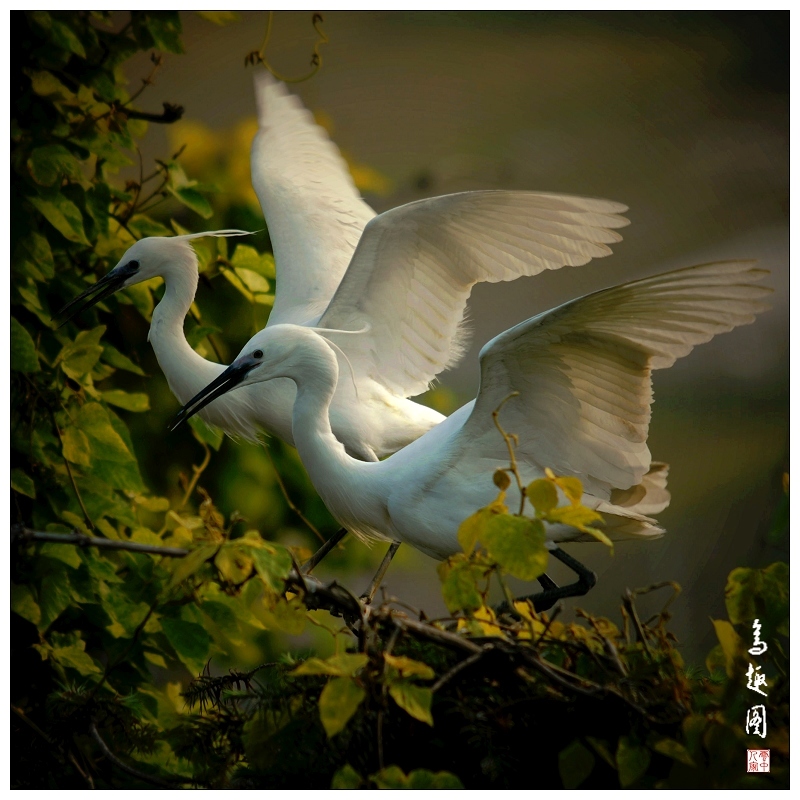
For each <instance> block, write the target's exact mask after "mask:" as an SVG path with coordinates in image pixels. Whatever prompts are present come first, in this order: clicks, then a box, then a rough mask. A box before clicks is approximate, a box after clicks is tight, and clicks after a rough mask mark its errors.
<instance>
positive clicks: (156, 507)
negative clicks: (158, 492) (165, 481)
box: [134, 496, 169, 514]
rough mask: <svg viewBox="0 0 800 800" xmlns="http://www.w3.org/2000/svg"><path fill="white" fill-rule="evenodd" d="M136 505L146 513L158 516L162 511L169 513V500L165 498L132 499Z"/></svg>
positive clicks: (140, 497)
mask: <svg viewBox="0 0 800 800" xmlns="http://www.w3.org/2000/svg"><path fill="white" fill-rule="evenodd" d="M134 500H135V502H136V505H138V506H141V507H142V508H144V509H145V510H147V511H152V512H153V513H154V514H159V513H161V512H164V511H169V500H167V498H166V497H142V496H139V497H136V498H134Z"/></svg>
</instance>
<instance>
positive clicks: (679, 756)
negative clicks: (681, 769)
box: [653, 739, 696, 767]
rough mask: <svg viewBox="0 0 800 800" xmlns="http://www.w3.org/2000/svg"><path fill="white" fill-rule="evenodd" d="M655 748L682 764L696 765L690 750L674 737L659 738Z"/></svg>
mask: <svg viewBox="0 0 800 800" xmlns="http://www.w3.org/2000/svg"><path fill="white" fill-rule="evenodd" d="M653 750H655V751H656V752H657V753H661V754H663V755H665V756H668V757H669V758H672V759H674V760H675V761H680V762H681V764H686V766H687V767H694V766H696V765H695V763H694V760H693V759H692V757H691V755H690V754H689V751H688V750H687V749H686V748H685V747H684V746H683V745H682V744H681V743H680V742H676V741H675V740H674V739H659V740H658V741H657V742H656V743H655V745H653Z"/></svg>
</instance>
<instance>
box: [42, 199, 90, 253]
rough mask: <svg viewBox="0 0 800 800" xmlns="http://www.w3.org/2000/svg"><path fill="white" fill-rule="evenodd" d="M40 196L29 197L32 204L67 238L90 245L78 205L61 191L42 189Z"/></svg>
mask: <svg viewBox="0 0 800 800" xmlns="http://www.w3.org/2000/svg"><path fill="white" fill-rule="evenodd" d="M39 195H40V196H39V197H35V196H34V197H28V200H29V201H30V202H31V205H33V206H34V208H36V209H37V211H39V213H40V214H41V215H42V216H43V217H44V218H45V219H46V220H47V221H48V222H49V223H50V224H51V225H52V226H53V227H54V228H55V229H56V230H57V231H58V232H59V233H60V234H61V235H62V236H63V237H64V238H65V239H67V240H69V241H70V242H76V243H78V244H85V245H87V247H88V246H89V240H88V239H87V238H86V233H85V232H84V230H83V216H82V215H81V211H80V209H79V208H78V206H76V205H75V203H73V202H72V201H71V200H68V199H67V198H66V197H65V196H64V195H63V194H62V193H61V192H60V191H58V190H57V189H56V190H50V189H40V190H39Z"/></svg>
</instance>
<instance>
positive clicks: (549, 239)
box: [319, 191, 628, 396]
mask: <svg viewBox="0 0 800 800" xmlns="http://www.w3.org/2000/svg"><path fill="white" fill-rule="evenodd" d="M625 210H626V206H623V205H621V204H620V203H612V202H611V201H609V200H597V199H590V198H585V197H571V196H568V195H556V194H541V193H538V192H509V191H478V192H463V193H461V194H451V195H445V196H443V197H434V198H432V199H429V200H419V201H417V202H414V203H408V204H407V205H404V206H400V207H399V208H395V209H392V210H391V211H387V212H386V213H385V214H381V215H380V216H378V217H376V218H375V219H373V220H372V222H370V223H369V225H367V228H366V230H365V231H364V235H363V236H362V237H361V241H360V242H359V243H358V249H357V250H356V252H355V255H354V256H353V261H352V263H351V264H350V266H349V267H348V270H347V273H346V275H345V276H344V278H343V280H342V283H341V285H340V286H339V288H338V289H337V290H336V294H335V295H334V297H333V300H331V303H330V306H328V309H327V310H326V311H325V313H324V314H323V316H322V318H321V320H320V322H319V325H320V326H321V327H327V328H338V329H344V330H359V329H362V328H364V327H365V326H368V328H369V330H368V332H367V333H365V334H362V335H361V336H347V337H340V338H339V339H337V343H338V344H339V345H340V346H341V347H342V349H343V350H345V352H347V354H348V356H349V357H350V359H351V360H352V361H353V363H354V364H358V369H360V370H361V371H362V372H364V373H366V374H367V376H369V377H371V378H372V379H373V380H375V381H377V382H378V383H379V384H382V385H383V386H385V387H386V388H387V389H389V390H390V391H391V392H393V393H394V394H397V395H400V396H411V395H415V394H419V393H420V392H423V391H425V389H427V387H428V384H429V383H430V381H431V380H433V378H434V377H435V376H436V375H437V374H438V373H439V372H441V371H442V369H444V368H445V367H447V366H450V365H452V364H453V363H455V362H456V361H457V360H458V358H459V357H460V355H461V352H459V351H460V349H461V348H460V347H459V342H458V338H459V337H458V336H457V333H458V328H459V324H460V323H461V320H462V317H463V315H464V309H465V307H466V303H467V298H468V297H469V293H470V290H471V289H472V286H473V285H474V284H475V283H477V282H479V281H488V282H496V281H508V280H513V279H515V278H518V277H520V276H522V275H536V274H538V273H539V272H542V271H543V270H546V269H559V268H560V267H563V266H565V265H569V266H578V265H580V264H585V263H586V262H587V261H589V260H590V259H592V258H598V257H601V256H607V255H609V254H610V253H611V250H610V249H609V247H608V246H607V245H608V244H609V243H611V242H618V241H620V239H621V238H622V237H621V236H620V235H619V234H618V233H616V232H614V231H613V230H611V229H612V228H620V227H622V226H624V225H627V224H628V220H626V219H625V218H624V217H620V216H617V214H618V212H621V211H625Z"/></svg>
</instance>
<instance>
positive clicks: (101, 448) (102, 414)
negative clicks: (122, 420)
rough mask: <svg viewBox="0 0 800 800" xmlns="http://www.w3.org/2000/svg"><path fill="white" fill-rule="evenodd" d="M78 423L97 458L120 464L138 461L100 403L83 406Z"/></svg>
mask: <svg viewBox="0 0 800 800" xmlns="http://www.w3.org/2000/svg"><path fill="white" fill-rule="evenodd" d="M76 421H77V424H78V426H79V427H80V429H81V430H82V431H83V432H84V433H85V434H86V435H87V436H88V437H89V440H90V443H91V448H92V455H93V456H94V457H95V458H99V459H102V460H105V461H112V462H118V463H124V462H127V461H134V462H135V461H136V459H135V457H134V456H133V454H132V453H131V452H130V450H128V447H127V445H126V444H125V442H124V441H123V439H122V437H121V436H120V435H119V434H118V433H117V432H116V431H115V430H114V427H113V426H112V424H111V419H110V417H109V414H108V412H107V411H106V409H104V408H103V406H101V405H100V404H99V403H86V404H85V405H83V406H82V407H81V409H80V411H79V412H78V415H77V420H76Z"/></svg>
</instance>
